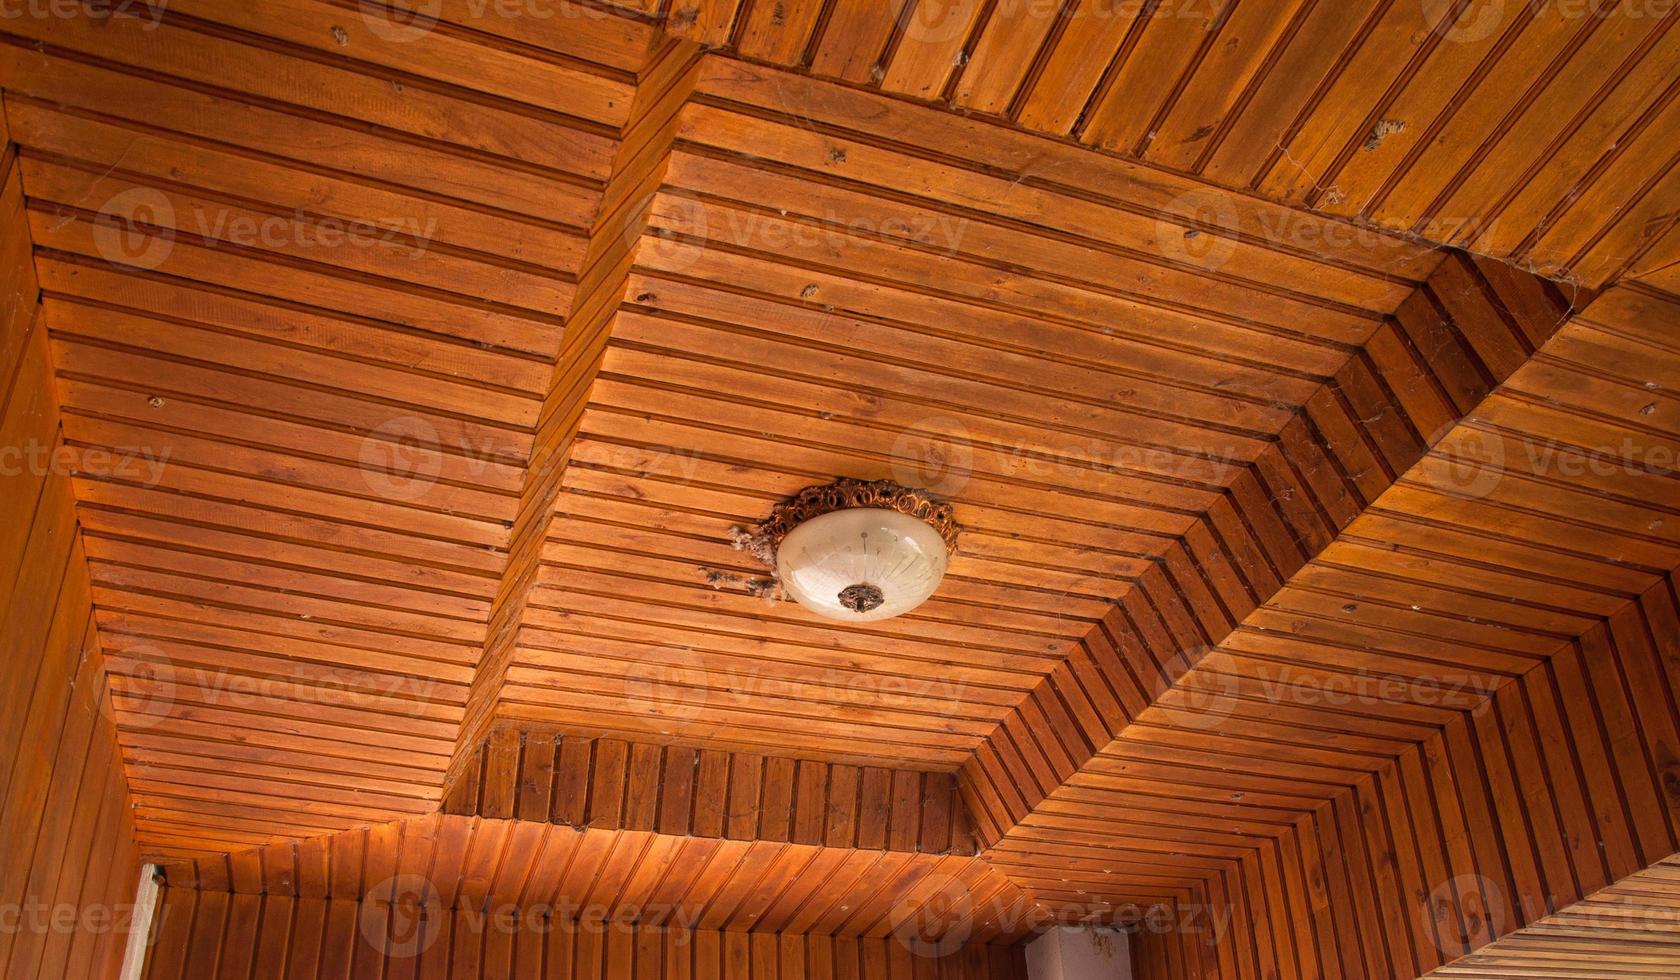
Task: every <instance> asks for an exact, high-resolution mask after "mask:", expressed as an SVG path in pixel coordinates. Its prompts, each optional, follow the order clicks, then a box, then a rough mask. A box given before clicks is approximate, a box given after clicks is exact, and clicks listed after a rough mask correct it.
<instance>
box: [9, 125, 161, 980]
mask: <svg viewBox="0 0 1680 980" xmlns="http://www.w3.org/2000/svg"><path fill="white" fill-rule="evenodd" d="M0 148H3V149H0V215H3V216H0V446H4V447H5V456H4V460H3V470H0V514H5V515H7V519H6V520H4V521H0V677H3V678H4V680H3V682H0V916H3V917H4V928H0V975H3V976H6V977H19V978H33V977H37V976H39V977H43V978H45V977H77V976H82V977H94V976H98V977H105V976H113V975H114V972H115V969H116V967H117V965H118V964H119V963H120V962H121V960H122V952H123V946H124V943H125V942H126V939H127V928H128V926H129V924H130V923H131V922H132V919H131V917H130V915H129V914H128V907H129V903H132V901H133V897H134V889H135V885H136V883H137V882H138V880H139V855H138V853H137V849H136V846H135V841H134V820H133V816H132V814H131V813H130V810H129V806H130V803H129V795H128V789H127V786H126V785H125V782H124V779H123V766H122V759H121V757H120V755H119V753H118V748H117V743H116V735H115V732H114V729H113V726H112V723H111V718H112V712H111V703H110V694H109V691H108V687H107V681H106V678H105V663H104V660H103V658H102V656H101V653H100V647H99V639H98V636H97V633H96V629H95V624H94V619H93V606H92V602H91V599H90V595H89V583H88V572H87V562H86V559H85V558H84V556H83V553H82V546H81V543H80V542H79V541H78V540H77V535H76V522H75V501H74V499H73V498H72V495H71V489H70V476H69V474H68V473H67V472H66V471H65V468H64V467H63V461H62V459H56V460H55V459H54V457H53V456H52V455H51V450H52V449H53V447H54V446H55V445H56V444H57V436H58V431H59V427H60V422H61V419H60V415H59V409H58V404H57V398H56V395H55V393H54V391H53V378H52V366H51V364H50V362H49V358H48V343H47V336H46V328H45V327H44V325H43V324H42V323H41V320H40V317H39V315H38V313H39V293H38V287H37V285H36V281H35V276H34V270H33V269H32V267H31V263H30V257H29V240H28V233H27V230H26V227H25V225H24V222H23V220H22V209H23V197H22V194H21V192H20V188H19V174H18V164H17V156H16V152H15V150H16V148H15V147H14V146H13V144H12V143H11V140H10V139H9V137H8V134H7V132H6V130H5V125H4V114H3V112H0Z"/></svg>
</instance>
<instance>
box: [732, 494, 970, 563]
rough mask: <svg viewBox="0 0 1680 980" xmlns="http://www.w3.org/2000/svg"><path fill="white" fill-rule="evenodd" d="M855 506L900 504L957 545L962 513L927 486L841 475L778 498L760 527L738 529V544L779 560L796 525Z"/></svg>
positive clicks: (764, 558) (884, 507)
mask: <svg viewBox="0 0 1680 980" xmlns="http://www.w3.org/2000/svg"><path fill="white" fill-rule="evenodd" d="M853 507H876V508H880V509H882V510H896V511H898V512H899V513H900V514H908V515H910V516H911V517H914V518H916V519H917V520H920V521H922V522H924V523H926V524H927V525H928V526H929V527H931V528H933V529H934V530H935V531H938V532H939V536H940V537H941V538H944V539H945V547H947V548H949V549H950V551H951V553H952V554H956V551H957V535H958V533H959V532H960V531H961V530H962V529H961V528H960V527H958V526H957V519H956V515H955V513H954V512H953V510H952V508H951V505H950V504H948V503H946V502H945V501H943V500H939V499H937V498H936V497H934V496H933V495H932V494H929V493H928V492H927V491H926V490H917V489H915V488H913V487H907V486H904V485H902V484H899V483H895V482H893V481H892V480H873V481H870V480H852V479H840V480H836V481H835V482H833V483H825V484H823V485H821V486H815V487H806V488H805V489H803V490H801V491H799V492H798V493H796V494H794V495H793V496H792V497H790V498H788V499H787V500H785V501H783V502H782V503H780V504H777V505H776V507H775V509H774V510H772V511H771V512H770V516H769V517H767V518H765V519H764V521H763V522H761V523H760V524H759V525H758V527H757V528H755V529H753V531H751V532H744V531H743V532H740V533H738V534H737V541H736V546H737V547H739V548H741V549H742V550H744V551H748V552H751V553H752V554H754V555H756V556H758V558H759V560H761V561H763V562H764V564H765V565H767V566H769V567H771V568H774V567H775V566H776V549H777V548H778V547H780V546H781V543H782V539H783V538H785V537H787V536H788V533H789V532H791V531H792V530H793V529H794V528H796V527H798V526H799V525H801V524H803V523H805V522H806V521H808V520H810V519H811V518H813V517H821V516H822V515H824V514H827V513H830V512H832V511H836V510H848V509H850V508H853Z"/></svg>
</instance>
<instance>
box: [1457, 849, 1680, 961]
mask: <svg viewBox="0 0 1680 980" xmlns="http://www.w3.org/2000/svg"><path fill="white" fill-rule="evenodd" d="M1677 889H1680V861H1677V860H1676V859H1675V858H1672V857H1671V858H1668V859H1666V860H1663V861H1659V862H1657V863H1656V864H1653V865H1652V866H1650V867H1649V868H1646V869H1644V870H1643V871H1639V872H1636V873H1634V874H1632V875H1629V876H1627V877H1626V878H1623V879H1622V880H1621V881H1619V882H1617V883H1616V884H1614V885H1612V886H1610V887H1609V888H1605V889H1602V890H1600V891H1596V892H1594V893H1592V894H1591V895H1589V896H1587V897H1586V898H1584V899H1582V900H1581V901H1579V902H1576V903H1575V904H1574V905H1571V906H1569V907H1568V908H1565V909H1561V910H1559V911H1558V912H1556V913H1553V914H1552V915H1548V916H1546V917H1545V918H1543V919H1541V920H1539V921H1538V922H1535V923H1533V924H1532V925H1529V926H1527V927H1525V928H1523V929H1520V930H1518V931H1517V932H1514V933H1511V934H1510V935H1508V936H1505V937H1504V938H1503V939H1500V940H1499V941H1498V942H1495V943H1493V944H1492V945H1489V946H1485V947H1483V948H1482V949H1481V950H1479V951H1477V952H1476V953H1473V954H1471V955H1469V956H1466V957H1464V958H1462V959H1460V960H1458V961H1456V962H1454V963H1453V964H1451V965H1450V966H1444V967H1441V968H1440V969H1438V970H1436V971H1434V972H1433V973H1431V974H1429V975H1430V976H1431V977H1464V978H1473V980H1494V978H1499V977H1514V976H1537V977H1558V976H1569V977H1576V978H1580V980H1599V978H1610V977H1668V976H1673V975H1674V974H1675V973H1676V972H1677V971H1680V948H1677V947H1676V944H1675V942H1674V934H1675V929H1676V918H1677V916H1680V904H1677V903H1676V901H1675V899H1676V890H1677Z"/></svg>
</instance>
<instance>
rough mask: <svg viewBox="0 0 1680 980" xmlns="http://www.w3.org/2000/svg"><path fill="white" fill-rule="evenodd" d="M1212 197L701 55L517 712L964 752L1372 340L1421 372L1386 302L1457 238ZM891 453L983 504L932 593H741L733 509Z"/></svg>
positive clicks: (555, 531) (754, 570)
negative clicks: (887, 603)
mask: <svg viewBox="0 0 1680 980" xmlns="http://www.w3.org/2000/svg"><path fill="white" fill-rule="evenodd" d="M911 136H915V137H916V139H917V140H918V142H912V141H911V139H910V137H911ZM1033 161H1038V162H1039V163H1041V164H1042V166H1041V167H1039V169H1038V170H1034V164H1033ZM920 174H927V175H928V176H918V175H920ZM933 174H937V179H934V178H933V177H932V176H931V175H933ZM1196 190H1197V185H1195V184H1193V183H1191V182H1188V181H1185V180H1183V179H1181V178H1176V177H1173V176H1172V175H1170V174H1166V173H1163V172H1160V171H1153V170H1147V169H1145V168H1140V167H1137V166H1134V165H1129V164H1125V163H1122V162H1120V161H1113V160H1105V159H1102V158H1096V157H1093V156H1092V155H1090V154H1088V153H1085V152H1083V151H1080V150H1077V149H1070V148H1067V147H1064V146H1060V145H1058V144H1055V143H1052V142H1049V141H1046V140H1043V139H1041V138H1037V137H1032V136H1026V135H1023V134H1020V133H1017V132H1013V131H1010V130H1008V129H1005V128H1002V127H999V126H996V125H994V124H988V123H981V122H971V121H966V120H961V119H956V118H953V117H949V116H944V115H940V114H937V113H935V112H933V111H932V110H928V109H924V108H919V107H915V106H909V105H905V104H903V103H898V102H894V101H892V100H890V99H887V98H885V97H882V96H879V95H875V94H871V93H865V92H859V91H857V90H853V89H848V88H844V87H840V86H836V85H830V84H826V83H820V82H813V81H810V80H808V79H802V78H799V77H797V76H791V75H785V74H781V73H777V72H773V71H767V70H763V69H759V68H755V67H751V66H744V65H741V64H739V63H735V62H725V61H721V60H717V59H715V58H711V59H707V60H706V61H704V62H703V63H702V64H701V66H700V70H699V76H698V78H697V80H696V81H695V98H694V99H693V100H692V101H691V103H690V104H689V105H686V106H685V107H684V108H683V109H682V110H681V112H680V113H679V114H678V115H677V118H676V126H675V143H674V146H673V147H672V149H671V159H670V161H669V164H668V176H667V178H666V183H665V187H664V188H663V189H662V190H661V191H660V193H659V194H658V196H657V197H656V198H655V200H654V206H653V208H652V213H651V215H650V217H649V219H648V223H649V226H650V232H649V233H648V234H647V235H644V237H643V238H642V240H641V242H640V244H639V247H638V249H637V250H636V251H635V252H634V253H633V255H632V256H631V257H630V261H631V266H630V271H629V275H628V289H627V293H626V300H625V304H626V305H625V306H624V307H623V308H622V309H621V310H620V311H619V313H618V316H617V322H616V324H615V325H614V327H613V330H612V335H611V338H610V340H609V342H608V346H607V350H606V357H605V360H604V362H603V364H602V368H601V374H600V375H599V377H598V378H597V382H596V385H595V388H594V392H593V395H592V398H591V403H590V405H589V407H588V409H587V410H586V411H585V413H584V415H583V417H582V420H581V422H580V423H579V436H578V439H577V442H576V443H575V445H574V448H573V451H572V461H571V464H570V465H569V466H568V467H567V470H566V473H565V476H564V478H563V480H562V482H561V492H560V494H559V498H558V502H557V505H556V506H557V519H556V520H555V521H554V523H553V524H552V525H551V527H550V532H549V538H548V542H547V544H546V546H545V550H544V553H543V565H542V567H541V569H540V570H539V571H538V573H537V579H536V583H537V587H536V589H535V591H534V593H533V594H532V596H531V598H530V600H529V608H528V612H527V616H526V619H525V622H524V628H523V630H522V633H521V635H520V638H519V646H518V650H517V652H516V654H515V658H514V661H513V664H512V665H511V666H510V668H509V669H508V672H507V683H506V685H505V686H504V688H503V691H502V699H501V704H500V706H499V707H498V712H499V715H500V716H501V717H502V718H504V719H505V720H506V721H508V722H510V723H519V724H541V725H555V726H560V727H571V728H573V729H575V730H581V731H590V730H599V729H601V728H602V727H607V728H610V729H614V730H620V731H624V732H626V733H627V734H631V735H634V736H636V737H644V738H667V739H673V738H674V739H677V740H681V741H688V742H693V743H696V744H719V745H727V746H731V747H739V748H743V749H748V750H754V751H775V747H778V746H789V747H792V748H794V749H797V750H798V751H800V752H803V753H807V754H810V755H813V756H816V757H819V758H824V757H826V758H836V759H843V760H845V761H851V762H864V763H876V764H878V763H879V762H881V761H883V760H885V761H892V762H894V763H897V764H904V765H909V766H913V767H942V768H955V767H956V766H958V765H960V764H961V763H962V761H963V760H964V759H966V758H967V757H968V755H969V753H971V752H972V751H973V750H974V748H975V747H976V745H977V744H979V742H980V740H981V739H983V738H984V737H985V736H986V735H988V734H989V733H990V732H992V731H993V730H994V729H995V728H996V726H997V725H998V723H999V722H1000V721H1001V720H1002V719H1004V718H1005V717H1007V716H1008V715H1009V712H1010V709H1011V707H1012V706H1013V705H1015V704H1017V703H1019V702H1020V700H1021V699H1022V698H1023V697H1024V696H1026V695H1027V694H1029V693H1030V692H1031V691H1032V690H1033V688H1034V686H1036V685H1038V684H1039V683H1040V682H1041V681H1042V680H1043V678H1044V676H1045V675H1046V674H1047V673H1049V672H1051V671H1053V670H1055V669H1057V665H1058V664H1059V663H1060V662H1061V661H1062V660H1063V659H1064V658H1065V657H1066V656H1067V655H1068V652H1069V651H1070V650H1071V649H1073V648H1074V646H1075V645H1077V643H1078V641H1079V639H1080V638H1081V637H1083V636H1084V635H1085V634H1087V633H1088V632H1089V631H1090V630H1091V629H1092V628H1093V626H1094V625H1095V624H1096V623H1097V622H1098V621H1099V620H1100V619H1101V618H1102V617H1103V616H1104V615H1105V614H1106V611H1107V609H1108V608H1109V607H1110V605H1111V604H1112V603H1113V602H1114V601H1115V600H1116V599H1118V598H1120V597H1122V596H1124V595H1126V594H1127V593H1128V592H1130V591H1131V590H1132V589H1133V588H1134V587H1135V586H1136V583H1137V582H1138V581H1139V580H1140V578H1141V577H1142V576H1144V575H1146V574H1148V572H1149V569H1150V568H1151V567H1152V566H1153V565H1154V564H1155V563H1156V562H1157V561H1158V559H1159V556H1160V555H1161V554H1162V553H1163V552H1164V551H1166V550H1168V549H1170V548H1172V547H1173V542H1174V541H1176V540H1177V539H1178V537H1179V536H1180V535H1182V534H1184V533H1185V532H1186V531H1187V530H1188V529H1189V528H1191V527H1193V526H1194V525H1195V523H1196V521H1197V519H1198V515H1199V514H1200V513H1201V512H1202V511H1203V510H1205V509H1206V508H1208V507H1212V506H1216V505H1217V504H1218V502H1219V501H1220V500H1221V498H1222V497H1224V496H1226V495H1227V493H1228V492H1229V491H1228V488H1229V487H1230V485H1231V484H1232V483H1233V482H1236V481H1240V480H1242V479H1244V474H1245V472H1247V471H1249V470H1251V469H1253V468H1254V467H1256V466H1258V465H1261V464H1260V463H1259V462H1258V461H1259V460H1261V459H1263V458H1265V457H1267V456H1268V454H1270V453H1274V452H1275V451H1276V449H1277V447H1278V446H1279V445H1280V444H1282V443H1284V442H1286V441H1287V440H1290V439H1294V438H1297V437H1298V435H1299V434H1298V433H1297V432H1296V431H1294V430H1292V429H1291V425H1292V424H1295V419H1296V414H1297V412H1298V411H1299V410H1300V409H1301V408H1302V407H1303V406H1304V405H1305V404H1306V403H1307V402H1308V401H1309V400H1310V399H1312V398H1313V397H1315V396H1316V395H1319V394H1320V393H1321V392H1322V390H1323V386H1324V384H1325V383H1326V382H1327V381H1329V380H1330V379H1331V378H1332V377H1333V376H1335V375H1336V374H1337V372H1339V371H1343V370H1347V369H1348V368H1347V365H1349V364H1350V363H1351V362H1353V361H1355V360H1357V358H1358V354H1359V352H1360V351H1361V350H1362V349H1363V348H1364V347H1365V346H1366V345H1369V344H1372V343H1387V344H1389V347H1390V349H1385V350H1384V352H1383V356H1385V357H1388V359H1387V360H1385V361H1384V362H1383V365H1382V367H1380V368H1379V369H1377V372H1376V373H1377V374H1381V373H1382V372H1383V371H1388V370H1393V371H1396V372H1398V374H1397V375H1396V377H1395V378H1394V379H1393V381H1394V383H1395V384H1400V385H1409V384H1413V383H1414V381H1413V377H1412V376H1413V374H1415V373H1416V372H1417V371H1418V370H1419V369H1418V368H1417V367H1416V366H1414V365H1413V364H1412V359H1413V357H1412V355H1411V354H1409V353H1407V350H1406V347H1405V345H1407V344H1409V343H1410V341H1409V340H1400V339H1398V338H1397V337H1396V336H1393V330H1394V328H1392V327H1391V326H1389V325H1387V324H1386V323H1385V317H1387V316H1388V315H1389V314H1391V313H1393V311H1394V310H1396V309H1398V308H1399V307H1400V306H1401V305H1402V304H1403V303H1405V302H1406V301H1407V299H1408V297H1410V296H1411V295H1412V294H1413V293H1414V292H1415V291H1416V289H1417V287H1418V285H1419V284H1420V283H1421V282H1422V281H1423V280H1424V279H1425V278H1427V276H1428V275H1429V274H1430V273H1431V272H1433V271H1434V269H1435V268H1436V266H1437V265H1438V264H1439V263H1440V261H1441V259H1442V256H1441V255H1440V254H1438V253H1433V252H1429V251H1427V250H1424V249H1420V248H1418V247H1417V246H1414V245H1411V244H1408V243H1405V242H1402V241H1399V240H1397V239H1393V238H1389V237H1386V236H1381V235H1375V234H1373V233H1370V232H1363V231H1359V230H1356V229H1351V228H1348V227H1346V226H1341V225H1337V224H1333V223H1329V224H1327V223H1324V222H1322V221H1321V219H1317V218H1313V217H1311V216H1306V215H1303V214H1300V213H1297V212H1291V211H1288V210H1286V209H1282V208H1278V207H1277V206H1275V205H1271V204H1268V203H1266V202H1264V201H1261V200H1258V199H1255V198H1252V197H1243V196H1239V195H1233V194H1221V196H1220V197H1219V198H1218V204H1219V207H1220V209H1222V213H1223V212H1225V211H1228V212H1229V215H1228V217H1229V226H1228V227H1221V226H1219V225H1217V224H1209V223H1208V222H1207V221H1206V220H1205V216H1199V215H1198V212H1197V206H1196V204H1195V193H1196ZM1265 229H1272V230H1273V233H1272V234H1270V235H1268V234H1267V233H1266V232H1265ZM1278 229H1293V230H1294V232H1299V233H1300V234H1294V233H1287V234H1285V233H1277V232H1278ZM655 232H656V233H657V234H655ZM941 236H946V237H941ZM1204 238H1205V239H1206V240H1207V241H1203V239H1204ZM1185 241H1189V242H1191V243H1192V245H1193V247H1192V246H1179V245H1174V246H1173V247H1172V248H1168V247H1167V246H1166V245H1164V244H1163V243H1172V242H1176V243H1182V242H1185ZM1308 243H1314V244H1316V243H1336V244H1329V245H1324V246H1323V247H1320V248H1319V249H1318V250H1317V251H1314V249H1313V248H1311V247H1309V245H1308ZM1204 247H1205V248H1207V249H1210V250H1211V251H1210V252H1207V253H1205V254H1204V253H1203V252H1202V251H1201V249H1202V248H1204ZM1210 256H1211V258H1210ZM1390 354H1397V357H1389V355H1390ZM1356 370H1360V371H1363V370H1364V369H1363V368H1358V369H1356ZM1367 377H1368V376H1367V375H1366V374H1361V380H1366V379H1367ZM1377 384H1378V383H1377V382H1372V383H1370V384H1369V385H1368V387H1367V388H1363V389H1361V390H1360V391H1359V393H1358V394H1359V396H1361V397H1363V396H1365V395H1367V394H1372V393H1375V392H1376V390H1377V387H1376V386H1377ZM1070 393H1078V394H1077V395H1074V396H1071V397H1070ZM1377 397H1380V395H1378V396H1377ZM1326 410H1327V411H1330V412H1332V413H1340V414H1341V415H1342V416H1343V417H1344V424H1350V423H1348V422H1347V421H1346V418H1345V417H1346V415H1347V414H1348V413H1350V412H1352V411H1354V409H1353V408H1351V407H1347V406H1343V405H1328V406H1326ZM883 475H890V476H896V477H897V478H899V479H900V480H901V481H903V482H906V483H911V484H923V485H928V486H931V487H932V488H933V489H934V490H935V491H936V492H939V493H942V494H944V495H945V496H947V497H949V499H951V500H952V501H953V503H954V504H955V506H956V511H957V517H958V520H959V521H960V522H961V523H962V524H963V526H964V528H965V533H964V543H963V546H962V548H961V549H960V551H959V553H958V554H957V555H956V557H955V559H954V561H953V564H952V567H951V572H950V574H949V576H948V577H947V579H946V582H945V584H944V585H943V586H942V588H941V590H940V592H939V594H938V595H937V596H936V597H935V598H934V599H933V600H932V601H930V602H929V603H928V604H927V605H926V606H924V607H922V608H921V609H918V610H916V611H915V612H914V613H913V614H911V615H909V616H906V617H904V618H902V619H898V620H893V621H891V622H884V623H880V624H873V625H871V626H870V627H868V628H866V629H845V630H842V629H838V628H836V627H835V626H834V625H832V624H830V623H827V622H824V621H822V620H819V619H817V618H815V617H813V616H812V615H810V614H808V613H805V612H804V611H802V610H801V609H799V608H798V607H797V606H795V605H793V604H791V603H785V602H784V603H779V604H767V603H765V602H764V601H762V600H761V599H759V598H756V597H754V596H753V595H751V594H749V593H750V591H751V590H750V589H749V588H748V587H747V586H746V583H748V582H750V581H752V580H754V579H755V578H762V577H763V576H764V574H765V570H764V569H762V568H759V567H755V564H754V562H753V560H752V559H751V558H750V557H748V556H746V555H744V554H742V553H740V552H738V551H737V550H735V549H734V547H733V544H732V532H731V529H732V528H735V527H740V526H749V525H751V524H752V523H754V522H755V521H757V520H759V519H762V517H763V516H765V515H766V514H767V513H768V512H769V509H770V508H771V507H772V506H773V505H774V503H775V502H776V501H778V500H780V499H782V498H783V497H785V496H787V495H789V494H792V493H794V492H796V491H797V490H799V489H800V488H802V487H804V486H807V485H811V484H816V483H823V482H827V481H829V480H832V479H833V478H834V477H836V476H850V477H857V478H871V479H872V478H879V477H881V476H883ZM1247 503H1248V504H1249V505H1250V506H1252V507H1257V508H1260V509H1264V510H1266V511H1268V513H1267V514H1265V515H1263V516H1261V517H1258V518H1256V519H1258V520H1264V521H1273V522H1275V521H1276V520H1277V518H1276V517H1275V516H1274V515H1273V514H1271V513H1270V511H1272V510H1274V509H1275V507H1274V505H1273V504H1272V503H1271V502H1270V501H1269V500H1250V501H1247ZM1268 526H1270V525H1268Z"/></svg>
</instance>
